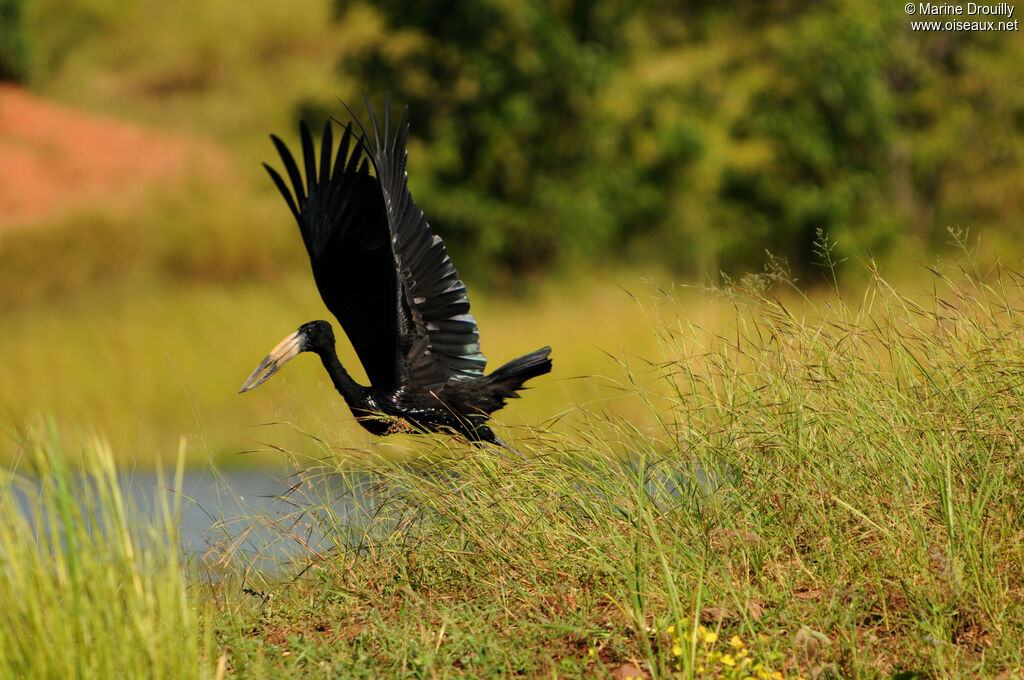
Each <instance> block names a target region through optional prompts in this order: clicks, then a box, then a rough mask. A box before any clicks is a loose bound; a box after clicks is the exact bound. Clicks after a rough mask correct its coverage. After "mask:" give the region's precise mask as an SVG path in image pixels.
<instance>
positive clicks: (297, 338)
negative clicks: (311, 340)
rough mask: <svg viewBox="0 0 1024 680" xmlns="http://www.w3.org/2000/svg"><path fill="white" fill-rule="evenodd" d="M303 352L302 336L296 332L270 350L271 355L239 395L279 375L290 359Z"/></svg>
mask: <svg viewBox="0 0 1024 680" xmlns="http://www.w3.org/2000/svg"><path fill="white" fill-rule="evenodd" d="M301 351H302V336H301V335H300V334H299V332H298V331H295V332H294V333H292V334H291V335H289V336H288V337H287V338H285V339H284V340H282V341H281V342H279V343H277V347H275V348H274V349H272V350H270V354H268V355H267V356H266V358H264V359H263V361H261V362H260V365H259V366H257V367H256V370H255V371H253V372H252V374H251V375H250V376H249V379H248V380H246V381H245V383H244V384H243V385H242V388H241V389H240V390H238V393H239V394H241V393H242V392H248V391H249V390H251V389H252V388H254V387H257V386H259V385H262V384H263V383H264V382H266V380H267V378H269V377H270V376H272V375H274V374H275V373H277V372H278V371H279V370H280V369H281V367H282V366H284V365H285V364H286V363H287V362H288V360H289V359H291V358H293V357H295V356H297V355H298V354H299V353H300V352H301Z"/></svg>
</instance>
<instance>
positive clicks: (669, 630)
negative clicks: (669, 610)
mask: <svg viewBox="0 0 1024 680" xmlns="http://www.w3.org/2000/svg"><path fill="white" fill-rule="evenodd" d="M665 632H666V633H668V634H669V635H675V634H676V627H675V626H669V627H668V628H666V629H665Z"/></svg>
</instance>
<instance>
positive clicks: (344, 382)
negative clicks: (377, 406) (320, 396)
mask: <svg viewBox="0 0 1024 680" xmlns="http://www.w3.org/2000/svg"><path fill="white" fill-rule="evenodd" d="M315 351H316V353H317V355H318V356H319V357H320V361H321V362H323V365H324V368H325V369H327V374H328V375H329V376H331V381H332V382H333V383H334V388H335V389H336V390H338V392H340V393H341V396H342V397H344V399H345V403H346V404H348V407H349V408H351V409H361V410H367V409H368V407H369V403H368V398H367V393H366V392H367V390H366V388H365V387H363V386H362V385H360V384H359V383H357V382H356V381H355V380H353V379H352V376H350V375H349V374H348V371H346V370H345V367H344V366H342V365H341V360H340V359H338V352H337V351H336V350H335V349H334V345H333V344H332V345H327V346H320V347H317V348H316V350H315Z"/></svg>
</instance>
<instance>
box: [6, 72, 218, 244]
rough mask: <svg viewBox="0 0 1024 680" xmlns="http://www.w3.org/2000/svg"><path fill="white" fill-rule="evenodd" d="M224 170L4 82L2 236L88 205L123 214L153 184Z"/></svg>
mask: <svg viewBox="0 0 1024 680" xmlns="http://www.w3.org/2000/svg"><path fill="white" fill-rule="evenodd" d="M211 163H213V164H215V165H218V164H220V159H219V154H217V153H216V152H214V151H212V150H210V149H208V148H204V147H202V146H201V145H199V144H198V143H196V142H194V141H192V140H186V139H181V138H175V137H173V136H171V135H164V134H161V133H159V132H155V131H152V130H148V129H146V128H144V127H141V126H138V125H134V124H131V123H126V122H124V121H119V120H116V119H113V118H107V117H103V116H98V115H95V114H90V113H84V112H81V111H77V110H75V109H73V108H70V107H68V106H64V105H61V104H56V103H54V102H50V101H47V100H45V99H41V98H39V97H37V96H35V95H33V94H30V93H29V92H27V91H25V90H24V89H22V88H19V87H16V86H13V85H10V84H6V83H0V229H3V228H5V227H8V228H9V227H15V226H27V225H31V224H32V223H35V222H38V221H40V220H43V219H45V218H48V217H52V216H54V215H57V214H60V213H62V212H65V211H67V210H69V209H71V208H75V207H80V206H82V205H87V204H88V205H104V206H110V207H112V208H115V209H116V208H120V207H123V206H124V205H126V204H128V203H130V202H131V201H133V200H135V199H136V198H137V197H138V196H140V195H142V193H143V190H144V189H145V188H146V187H147V186H150V185H151V184H152V183H153V182H157V181H159V182H161V183H162V184H165V183H167V182H168V181H174V180H181V179H182V178H184V177H185V176H186V174H187V173H188V171H189V170H190V169H201V168H209V167H210V164H211Z"/></svg>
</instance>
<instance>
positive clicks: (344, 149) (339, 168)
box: [331, 123, 352, 182]
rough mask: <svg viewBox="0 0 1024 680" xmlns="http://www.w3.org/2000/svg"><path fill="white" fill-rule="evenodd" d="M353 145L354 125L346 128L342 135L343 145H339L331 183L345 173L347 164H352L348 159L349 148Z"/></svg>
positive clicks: (350, 124)
mask: <svg viewBox="0 0 1024 680" xmlns="http://www.w3.org/2000/svg"><path fill="white" fill-rule="evenodd" d="M351 143H352V123H349V124H348V125H346V126H345V132H344V134H342V135H341V143H340V144H339V145H338V156H337V157H336V158H335V159H334V171H333V172H332V173H331V181H332V182H334V181H336V180H337V178H339V177H340V176H341V173H343V172H345V166H346V164H351V161H350V160H349V158H348V146H349V144H351Z"/></svg>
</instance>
